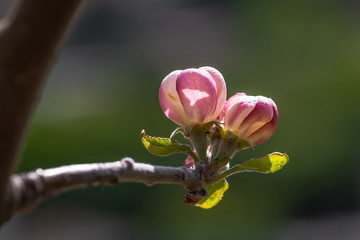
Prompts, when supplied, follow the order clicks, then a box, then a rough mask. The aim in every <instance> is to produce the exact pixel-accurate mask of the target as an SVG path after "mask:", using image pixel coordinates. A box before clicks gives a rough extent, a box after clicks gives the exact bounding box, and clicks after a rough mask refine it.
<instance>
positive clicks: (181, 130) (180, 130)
mask: <svg viewBox="0 0 360 240" xmlns="http://www.w3.org/2000/svg"><path fill="white" fill-rule="evenodd" d="M178 133H181V134H182V135H184V136H185V132H184V129H183V128H182V127H178V128H176V129H175V130H174V131H173V132H172V133H171V135H170V139H172V138H173V137H174V136H175V135H176V134H178Z"/></svg>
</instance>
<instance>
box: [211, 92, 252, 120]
mask: <svg viewBox="0 0 360 240" xmlns="http://www.w3.org/2000/svg"><path fill="white" fill-rule="evenodd" d="M244 96H246V93H243V92H242V93H236V94H235V95H233V96H231V97H230V98H229V99H228V100H227V101H226V102H225V104H224V107H223V110H222V111H221V112H220V114H219V117H218V119H219V120H220V121H224V117H225V113H226V112H227V110H228V109H229V107H230V106H231V105H233V104H234V103H235V102H236V101H238V100H240V99H241V98H242V97H244Z"/></svg>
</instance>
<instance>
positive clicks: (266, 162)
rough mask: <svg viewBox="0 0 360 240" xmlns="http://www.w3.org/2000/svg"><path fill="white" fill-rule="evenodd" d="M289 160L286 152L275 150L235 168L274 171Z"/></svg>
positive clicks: (238, 169)
mask: <svg viewBox="0 0 360 240" xmlns="http://www.w3.org/2000/svg"><path fill="white" fill-rule="evenodd" d="M288 162H289V157H288V155H287V154H286V153H278V152H274V153H270V154H268V155H266V156H264V157H262V158H254V159H251V160H248V161H246V162H243V163H241V164H238V165H235V166H234V167H233V168H235V169H236V171H248V172H259V173H273V172H276V171H279V170H280V169H281V168H283V166H284V165H285V164H287V163H288Z"/></svg>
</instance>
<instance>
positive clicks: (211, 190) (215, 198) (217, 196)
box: [194, 179, 229, 209]
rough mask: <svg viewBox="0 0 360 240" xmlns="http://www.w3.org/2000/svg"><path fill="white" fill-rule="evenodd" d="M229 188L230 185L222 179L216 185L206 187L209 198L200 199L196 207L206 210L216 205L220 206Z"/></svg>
mask: <svg viewBox="0 0 360 240" xmlns="http://www.w3.org/2000/svg"><path fill="white" fill-rule="evenodd" d="M228 188H229V184H228V183H227V181H226V180H225V179H222V180H221V181H219V182H217V183H215V184H214V185H211V186H209V187H206V190H207V191H208V196H207V197H204V198H202V199H200V200H199V201H198V202H197V203H195V204H194V205H195V206H197V207H201V208H204V209H209V208H212V207H214V206H215V205H216V204H218V202H220V200H221V199H222V196H223V195H224V192H225V191H226V190H227V189H228Z"/></svg>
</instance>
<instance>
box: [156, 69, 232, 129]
mask: <svg viewBox="0 0 360 240" xmlns="http://www.w3.org/2000/svg"><path fill="white" fill-rule="evenodd" d="M225 101H226V85H225V81H224V78H223V76H222V75H221V73H220V72H219V71H218V70H216V69H215V68H212V67H201V68H199V69H195V68H189V69H186V70H176V71H173V72H171V73H170V74H169V75H167V76H166V77H165V78H164V80H163V81H162V83H161V86H160V89H159V102H160V106H161V109H162V110H163V112H164V113H165V115H166V116H167V117H168V118H169V119H170V120H172V121H173V122H175V123H176V124H178V125H180V126H190V125H193V124H203V123H207V122H210V121H213V120H216V118H217V117H218V115H219V114H220V112H221V111H222V109H223V106H224V103H225Z"/></svg>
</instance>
